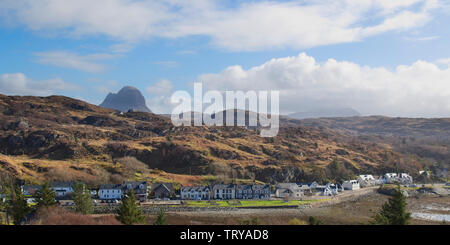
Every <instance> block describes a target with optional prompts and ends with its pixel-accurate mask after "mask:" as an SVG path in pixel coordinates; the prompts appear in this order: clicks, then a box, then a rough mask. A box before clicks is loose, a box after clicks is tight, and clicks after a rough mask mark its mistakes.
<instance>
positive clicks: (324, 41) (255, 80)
mask: <svg viewBox="0 0 450 245" xmlns="http://www.w3.org/2000/svg"><path fill="white" fill-rule="evenodd" d="M189 2H190V3H189V4H188V3H186V1H178V0H156V1H144V0H140V1H137V0H108V1H105V0H99V1H95V3H92V1H87V0H79V1H75V0H74V1H64V3H65V4H61V3H59V2H58V1H56V0H33V1H30V0H14V1H12V0H4V1H1V2H0V54H1V56H0V57H1V58H0V93H3V94H10V95H15V94H17V95H50V94H61V95H66V96H70V97H74V98H79V99H83V100H86V101H88V102H90V103H94V104H99V103H100V102H101V101H102V100H103V98H104V97H105V96H106V94H107V93H108V92H116V91H117V90H119V89H120V88H121V87H122V86H125V85H133V86H135V87H137V88H139V89H140V90H141V91H142V92H143V94H144V96H145V97H146V98H147V100H148V102H147V103H148V106H149V107H150V108H151V109H152V110H154V111H155V112H161V113H162V112H168V111H170V105H169V104H170V103H169V102H168V101H169V99H170V94H171V93H172V92H173V91H175V90H179V89H182V90H191V84H192V82H194V81H200V80H201V81H202V82H204V83H205V85H206V87H208V88H209V89H222V88H224V87H226V88H232V89H236V90H238V89H242V90H250V89H278V90H281V92H282V93H281V94H282V95H283V96H284V97H283V98H281V105H280V106H281V111H282V112H283V113H290V112H295V111H302V110H307V109H314V108H316V107H324V105H330V106H331V105H333V106H339V107H352V108H355V109H357V110H358V111H360V112H361V113H362V114H364V115H373V114H383V115H389V116H411V117H419V116H425V117H448V116H450V101H449V98H450V84H449V83H450V70H449V64H450V60H449V58H450V45H449V43H450V28H448V26H450V7H449V3H448V1H445V0H442V1H439V0H399V1H387V0H357V1H351V0H342V1H331V0H320V1H310V0H302V1H270V2H269V1H251V2H249V1H214V0H211V1H206V0H200V1H192V2H191V1H189ZM330 59H331V60H330ZM399 67H400V70H399ZM403 68H404V69H403ZM224 84H227V85H226V86H224ZM155 88H159V89H155ZM155 91H158V94H156V92H155ZM415 103H416V104H415ZM299 105H300V108H299ZM301 106H303V107H301Z"/></svg>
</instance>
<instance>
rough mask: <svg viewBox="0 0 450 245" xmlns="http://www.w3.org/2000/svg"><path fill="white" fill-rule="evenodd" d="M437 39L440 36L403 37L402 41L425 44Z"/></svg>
mask: <svg viewBox="0 0 450 245" xmlns="http://www.w3.org/2000/svg"><path fill="white" fill-rule="evenodd" d="M439 38H440V36H428V37H405V38H404V39H405V40H407V41H418V42H425V41H432V40H436V39H439Z"/></svg>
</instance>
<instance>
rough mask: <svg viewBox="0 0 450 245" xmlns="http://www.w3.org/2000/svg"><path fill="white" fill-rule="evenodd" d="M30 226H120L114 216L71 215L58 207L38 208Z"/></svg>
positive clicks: (71, 213)
mask: <svg viewBox="0 0 450 245" xmlns="http://www.w3.org/2000/svg"><path fill="white" fill-rule="evenodd" d="M30 224H31V225H120V222H119V221H118V220H117V219H116V218H115V217H114V215H107V216H98V217H95V216H93V215H85V214H81V213H73V212H70V211H68V210H66V209H63V208H61V207H58V206H53V207H48V208H45V207H43V208H39V209H38V210H37V212H36V216H35V218H34V219H33V220H32V221H31V222H30Z"/></svg>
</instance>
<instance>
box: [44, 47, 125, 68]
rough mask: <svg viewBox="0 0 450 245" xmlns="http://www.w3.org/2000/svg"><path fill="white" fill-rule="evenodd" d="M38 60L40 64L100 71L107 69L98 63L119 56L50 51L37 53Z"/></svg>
mask: <svg viewBox="0 0 450 245" xmlns="http://www.w3.org/2000/svg"><path fill="white" fill-rule="evenodd" d="M35 56H36V57H37V60H36V61H37V62H38V63H40V64H46V65H53V66H58V67H64V68H71V69H77V70H80V71H86V72H93V73H98V72H102V71H105V70H106V66H105V65H103V64H99V63H97V62H98V61H101V60H106V59H111V58H114V57H117V56H115V55H111V54H103V53H98V54H88V55H79V54H77V53H73V52H68V51H48V52H39V53H35Z"/></svg>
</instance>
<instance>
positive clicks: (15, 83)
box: [0, 73, 79, 96]
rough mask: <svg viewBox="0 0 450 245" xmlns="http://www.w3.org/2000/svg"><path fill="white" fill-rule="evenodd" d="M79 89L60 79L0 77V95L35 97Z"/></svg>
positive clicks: (17, 75) (9, 75) (13, 75)
mask: <svg viewBox="0 0 450 245" xmlns="http://www.w3.org/2000/svg"><path fill="white" fill-rule="evenodd" d="M77 89H79V88H78V87H77V86H75V85H73V84H70V83H67V82H65V81H63V80H62V79H60V78H55V79H49V80H43V81H34V80H33V79H30V78H28V77H27V76H25V75H24V74H23V73H14V74H3V75H1V77H0V93H2V94H7V95H35V96H48V95H52V94H54V93H55V92H57V91H71V90H77Z"/></svg>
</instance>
